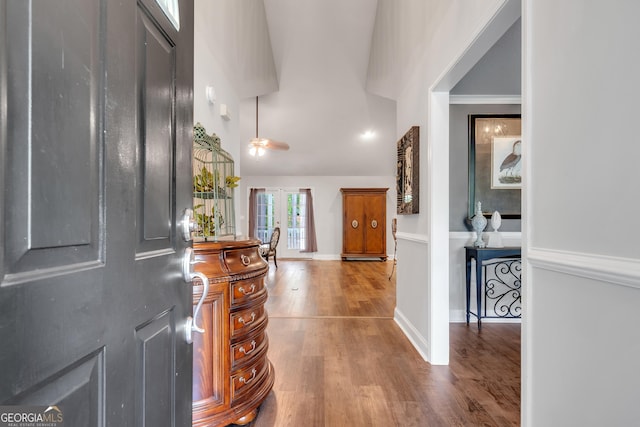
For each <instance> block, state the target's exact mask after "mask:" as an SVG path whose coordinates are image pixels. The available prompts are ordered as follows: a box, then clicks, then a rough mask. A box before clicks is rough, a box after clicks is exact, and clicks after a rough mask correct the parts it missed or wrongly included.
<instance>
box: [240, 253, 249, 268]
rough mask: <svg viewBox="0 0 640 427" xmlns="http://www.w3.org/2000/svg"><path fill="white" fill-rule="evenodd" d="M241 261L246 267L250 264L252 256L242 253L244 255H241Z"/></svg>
mask: <svg viewBox="0 0 640 427" xmlns="http://www.w3.org/2000/svg"><path fill="white" fill-rule="evenodd" d="M240 262H242V265H244V266H245V267H246V266H248V265H249V264H251V258H249V257H248V256H246V255H245V254H242V255H240Z"/></svg>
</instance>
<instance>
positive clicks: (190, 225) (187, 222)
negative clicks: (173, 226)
mask: <svg viewBox="0 0 640 427" xmlns="http://www.w3.org/2000/svg"><path fill="white" fill-rule="evenodd" d="M197 227H198V224H197V223H196V222H195V220H194V219H193V209H189V208H187V209H185V210H184V213H183V214H182V222H181V223H180V231H181V232H182V238H183V239H184V241H185V242H189V241H190V240H191V232H193V231H196V229H197Z"/></svg>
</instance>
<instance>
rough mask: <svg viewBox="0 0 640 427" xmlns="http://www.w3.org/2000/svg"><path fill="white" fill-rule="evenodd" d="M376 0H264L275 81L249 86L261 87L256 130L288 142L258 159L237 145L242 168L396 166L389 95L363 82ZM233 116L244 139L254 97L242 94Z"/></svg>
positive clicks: (315, 170)
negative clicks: (375, 91)
mask: <svg viewBox="0 0 640 427" xmlns="http://www.w3.org/2000/svg"><path fill="white" fill-rule="evenodd" d="M377 4H378V1H377V0H349V1H344V0H321V1H320V0H295V1H292V0H264V12H265V16H266V27H267V28H268V37H269V39H270V44H271V48H272V52H273V63H274V64H275V73H276V76H277V86H278V87H277V90H276V91H275V92H274V91H272V88H271V87H269V85H265V87H264V88H265V92H263V93H260V89H255V90H254V91H255V94H253V95H258V94H260V95H261V96H260V101H259V111H260V114H259V117H260V120H259V123H260V125H259V134H260V135H259V136H261V137H268V138H272V139H275V140H280V141H285V142H287V143H289V145H290V147H291V149H290V150H289V151H284V152H280V151H269V152H268V153H267V154H266V155H265V156H263V157H261V158H259V159H258V160H256V159H255V158H252V157H250V156H249V155H248V150H241V153H242V154H241V159H240V161H241V165H242V174H243V175H247V176H262V175H283V176H293V175H331V176H347V175H394V174H395V169H394V168H395V135H396V121H395V114H396V110H395V101H392V100H389V99H386V98H382V97H380V96H377V95H373V94H371V93H368V92H367V91H366V90H365V86H366V80H367V70H368V64H369V56H370V49H371V40H372V34H373V31H374V23H375V20H376V8H377ZM263 37H264V36H263ZM263 46H264V44H263ZM262 50H264V47H263V48H262ZM236 54H238V53H237V52H236ZM241 83H242V82H241ZM239 120H240V138H241V141H246V142H247V143H248V141H249V139H251V138H252V137H253V136H255V131H256V130H255V98H254V97H249V98H247V99H244V100H242V101H241V105H240V112H239ZM367 130H371V131H373V132H374V133H375V134H374V136H373V137H372V138H370V139H365V138H363V136H362V134H363V133H364V132H365V131H367Z"/></svg>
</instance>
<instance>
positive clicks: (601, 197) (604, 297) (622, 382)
mask: <svg viewBox="0 0 640 427" xmlns="http://www.w3.org/2000/svg"><path fill="white" fill-rule="evenodd" d="M638 16H640V3H638V2H635V1H625V0H615V1H614V0H612V1H608V2H584V1H582V0H565V1H562V2H558V1H555V0H525V1H524V10H523V29H524V32H523V41H524V49H523V52H524V64H523V69H524V84H523V89H524V91H523V111H522V113H523V118H524V120H523V123H524V124H525V127H524V133H523V137H524V140H525V141H527V143H526V146H527V147H528V148H527V151H525V153H524V158H525V159H526V164H525V166H526V167H525V175H524V180H525V181H524V182H525V183H526V189H525V199H524V200H525V208H524V212H525V216H524V222H523V232H524V234H525V242H524V244H525V250H526V259H527V264H526V266H527V268H526V276H525V289H526V294H525V318H524V321H523V331H524V333H523V368H524V369H525V370H524V372H523V407H522V412H523V425H526V426H602V425H609V426H629V425H637V424H638V420H640V405H638V386H639V385H640V368H639V367H640V363H639V362H638V361H639V360H640V333H639V331H638V325H640V310H639V309H638V307H640V246H639V245H638V236H639V234H638V232H637V227H636V224H635V222H636V221H637V218H640V198H638V197H637V195H638V182H640V168H638V159H639V158H640V144H638V132H637V125H636V121H637V116H638V114H637V113H638V107H637V100H638V98H639V97H640V81H639V80H638V75H640V54H639V52H640V51H639V50H638V40H640V27H639V26H638V25H637V17H638Z"/></svg>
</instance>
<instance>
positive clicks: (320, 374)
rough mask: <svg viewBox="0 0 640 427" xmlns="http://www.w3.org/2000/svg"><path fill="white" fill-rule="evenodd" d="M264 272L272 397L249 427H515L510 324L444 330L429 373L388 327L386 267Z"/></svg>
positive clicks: (515, 340) (340, 265)
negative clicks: (446, 357)
mask: <svg viewBox="0 0 640 427" xmlns="http://www.w3.org/2000/svg"><path fill="white" fill-rule="evenodd" d="M278 266H279V268H278V269H277V270H276V269H275V267H274V266H273V263H271V269H270V271H269V275H268V289H269V292H270V293H269V301H268V302H267V310H268V313H269V319H270V320H269V327H268V334H269V341H270V344H269V346H270V347H269V358H270V360H271V361H272V363H273V365H274V367H275V371H276V381H275V385H274V388H273V391H272V392H271V393H270V395H269V397H268V398H267V399H266V400H265V402H264V403H263V404H262V406H261V408H260V413H259V415H258V417H257V418H256V419H255V420H254V421H253V422H252V423H251V424H250V426H252V427H284V426H304V427H340V426H350V427H360V426H362V427H365V426H366V427H371V426H380V427H390V426H517V425H519V423H520V325H518V324H496V323H485V324H483V326H482V331H478V329H477V327H476V326H475V325H471V326H469V327H467V325H466V324H451V329H450V340H451V361H450V365H449V366H431V365H430V364H429V363H427V362H425V361H424V360H423V359H422V358H421V357H420V355H419V354H418V353H417V352H416V350H415V349H414V348H413V346H412V345H411V344H410V343H409V341H408V340H407V338H406V337H405V336H404V335H403V333H402V332H401V331H400V329H399V328H398V326H397V325H396V323H395V322H394V321H393V310H394V308H395V276H393V277H392V279H391V281H389V280H388V277H389V274H390V272H391V268H392V263H391V262H375V261H373V262H342V261H293V260H292V261H289V260H278Z"/></svg>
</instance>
